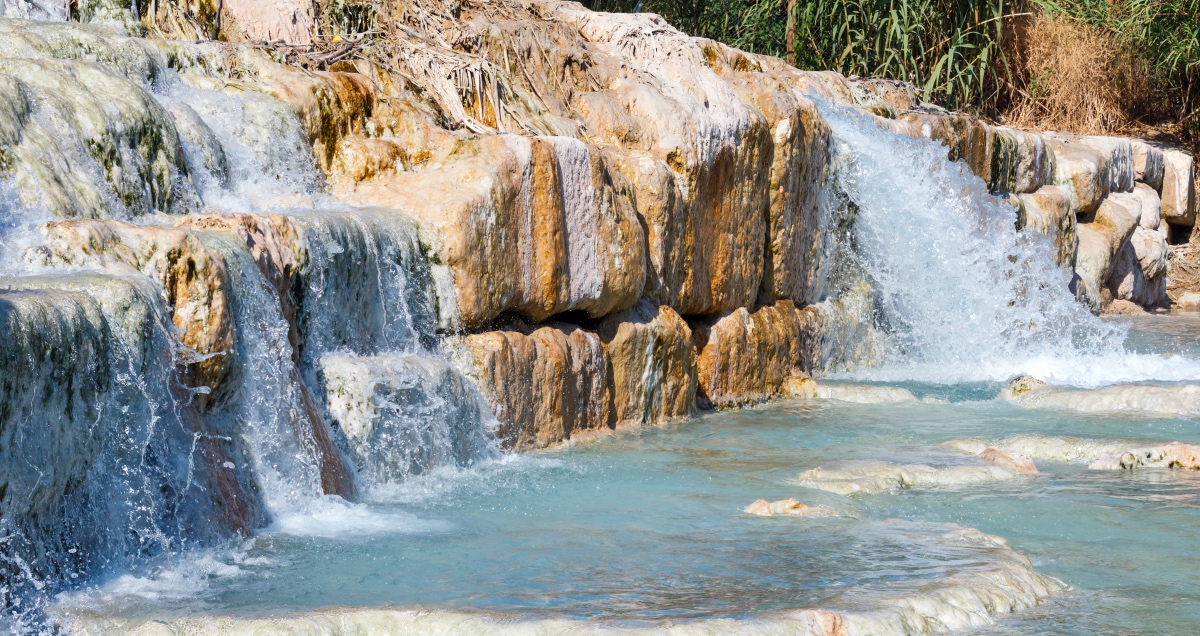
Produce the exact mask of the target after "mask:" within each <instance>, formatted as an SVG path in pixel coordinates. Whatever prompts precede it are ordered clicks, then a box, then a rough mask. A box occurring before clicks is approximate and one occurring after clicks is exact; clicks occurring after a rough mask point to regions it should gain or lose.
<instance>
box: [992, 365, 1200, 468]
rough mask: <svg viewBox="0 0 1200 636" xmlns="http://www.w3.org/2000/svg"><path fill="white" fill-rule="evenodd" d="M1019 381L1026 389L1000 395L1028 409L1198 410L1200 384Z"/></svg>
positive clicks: (1158, 412) (1161, 412) (1169, 413)
mask: <svg viewBox="0 0 1200 636" xmlns="http://www.w3.org/2000/svg"><path fill="white" fill-rule="evenodd" d="M1018 383H1021V384H1022V386H1025V387H1028V388H1027V389H1026V390H1024V391H1020V392H1018V391H1013V390H1007V391H1005V392H1004V393H1003V394H1002V395H1003V397H1004V398H1005V399H1008V400H1010V401H1012V402H1015V403H1017V404H1020V405H1021V406H1026V407H1031V408H1055V409H1063V410H1067V411H1078V412H1081V413H1143V414H1146V415H1165V416H1185V417H1186V416H1194V415H1195V414H1196V413H1197V412H1200V385H1194V384H1184V385H1167V386H1162V385H1151V384H1116V385H1113V386H1107V387H1103V388H1099V389H1072V388H1064V387H1054V386H1049V385H1047V384H1045V383H1043V382H1041V381H1039V380H1034V379H1032V378H1028V377H1027V376H1022V377H1020V378H1017V379H1016V380H1014V381H1013V385H1017V384H1018ZM1020 452H1024V451H1020ZM1024 454H1026V455H1030V453H1024ZM1031 456H1032V455H1031Z"/></svg>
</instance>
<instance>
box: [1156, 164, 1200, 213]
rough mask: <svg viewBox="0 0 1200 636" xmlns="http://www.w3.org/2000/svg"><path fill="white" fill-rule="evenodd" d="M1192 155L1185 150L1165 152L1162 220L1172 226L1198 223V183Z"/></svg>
mask: <svg viewBox="0 0 1200 636" xmlns="http://www.w3.org/2000/svg"><path fill="white" fill-rule="evenodd" d="M1192 170H1193V168H1192V155H1191V154H1190V153H1188V152H1186V151H1183V150H1177V149H1170V150H1164V151H1163V185H1162V218H1163V220H1164V221H1166V222H1167V223H1170V224H1172V225H1183V226H1190V225H1193V224H1194V223H1195V222H1196V182H1195V179H1194V178H1193V176H1192Z"/></svg>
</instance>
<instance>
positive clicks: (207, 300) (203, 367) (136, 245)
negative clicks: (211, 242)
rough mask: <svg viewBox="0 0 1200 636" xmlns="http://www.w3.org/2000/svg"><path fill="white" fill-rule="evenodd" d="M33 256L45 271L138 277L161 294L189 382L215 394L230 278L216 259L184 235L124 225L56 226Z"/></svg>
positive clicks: (227, 346) (227, 335)
mask: <svg viewBox="0 0 1200 636" xmlns="http://www.w3.org/2000/svg"><path fill="white" fill-rule="evenodd" d="M42 234H43V235H44V236H45V239H46V243H45V244H44V245H43V246H41V247H39V248H38V251H37V252H36V254H35V256H34V257H35V258H37V259H39V260H40V261H42V262H43V263H44V264H46V265H54V266H59V267H64V266H75V267H80V266H86V267H98V268H103V269H109V270H110V271H114V272H117V273H129V272H141V273H143V274H146V275H147V276H149V277H150V278H151V279H152V280H154V281H155V282H156V283H158V285H159V286H160V287H161V288H162V290H163V292H164V294H165V295H166V298H167V302H168V304H169V305H170V307H171V309H172V318H171V320H172V322H173V323H174V324H175V326H176V327H178V328H179V329H180V330H181V334H180V336H179V338H180V341H181V342H182V343H183V344H184V345H185V346H186V347H187V350H186V351H185V352H184V353H183V355H184V360H185V361H187V362H186V364H187V369H188V377H189V380H190V381H191V382H192V383H194V385H195V386H197V387H204V388H205V390H206V394H204V395H203V396H202V397H201V398H200V399H201V400H202V401H204V400H207V396H208V394H210V393H218V392H219V391H220V389H221V388H222V386H221V384H222V381H223V380H224V378H225V376H226V374H227V372H228V371H229V368H230V365H231V364H232V362H233V356H234V355H235V349H234V346H233V345H234V334H233V319H232V316H231V314H230V308H229V304H230V298H229V293H230V292H229V277H228V274H227V273H226V271H225V263H224V261H223V260H222V259H221V257H220V255H218V254H215V253H213V252H211V251H210V250H209V249H208V248H207V247H206V246H205V245H204V244H203V243H201V241H200V240H199V239H198V238H197V237H196V236H195V234H193V233H191V232H189V231H187V230H186V229H177V228H171V227H163V226H152V225H133V224H130V223H125V222H122V221H100V220H84V219H80V220H71V221H55V222H52V223H48V224H47V225H45V226H43V227H42Z"/></svg>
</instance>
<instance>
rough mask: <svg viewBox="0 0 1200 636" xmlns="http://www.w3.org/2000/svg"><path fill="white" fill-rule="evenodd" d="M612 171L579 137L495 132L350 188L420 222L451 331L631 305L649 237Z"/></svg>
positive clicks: (360, 200)
mask: <svg viewBox="0 0 1200 636" xmlns="http://www.w3.org/2000/svg"><path fill="white" fill-rule="evenodd" d="M613 176H614V175H613V173H612V172H610V170H609V167H608V163H607V161H606V159H605V156H604V154H603V153H601V152H599V151H597V149H595V148H593V147H591V146H588V145H586V144H584V143H582V142H580V141H577V140H574V139H569V138H563V137H545V138H541V137H539V138H528V137H518V136H516V135H495V136H490V137H483V138H480V139H479V140H478V142H477V143H472V144H470V145H465V146H464V147H463V148H462V149H461V152H460V153H459V154H458V155H456V156H455V157H453V158H452V159H450V160H448V161H447V162H446V163H444V164H441V165H437V164H435V165H433V166H430V167H428V168H425V169H424V170H422V171H420V172H417V173H409V174H397V175H394V176H393V177H391V178H389V179H385V180H380V181H378V182H368V183H364V184H361V185H360V187H359V188H358V189H357V190H356V191H355V192H354V193H353V194H352V195H350V196H348V198H349V199H350V200H351V201H352V202H354V203H357V204H361V205H375V206H381V207H387V208H391V209H395V210H398V211H402V212H403V213H404V214H407V215H410V216H412V217H413V218H414V219H415V220H416V221H417V224H418V226H419V228H420V232H421V239H422V242H423V243H424V244H426V245H428V246H429V249H430V252H431V254H432V256H433V261H432V263H433V264H432V267H433V272H434V280H435V282H436V284H437V292H438V299H439V313H440V322H441V325H442V328H443V329H448V330H449V329H457V328H472V327H479V326H482V325H483V324H485V323H487V322H488V321H490V320H492V319H494V318H495V317H496V316H498V315H500V313H501V312H504V311H515V312H517V313H521V314H523V315H525V316H527V317H529V318H531V319H533V320H544V319H545V318H547V317H549V316H552V315H554V314H557V313H561V312H563V311H568V310H574V311H582V312H586V313H588V314H590V315H592V316H597V317H598V316H603V315H606V314H608V313H612V312H613V311H620V310H622V309H625V308H628V307H630V306H631V305H632V304H633V303H634V302H635V301H636V299H637V297H638V295H639V294H640V293H641V290H642V289H643V286H644V284H645V275H646V273H645V272H646V270H645V252H646V248H645V236H644V234H643V232H642V229H641V227H640V225H639V224H638V221H637V218H636V215H635V214H634V212H633V208H632V205H631V203H630V201H629V199H628V197H627V196H624V195H623V194H622V192H621V191H620V190H619V189H617V188H616V187H615V186H614V179H613Z"/></svg>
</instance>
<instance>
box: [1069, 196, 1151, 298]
mask: <svg viewBox="0 0 1200 636" xmlns="http://www.w3.org/2000/svg"><path fill="white" fill-rule="evenodd" d="M1140 217H1141V202H1140V200H1139V198H1138V197H1137V195H1134V194H1132V193H1114V194H1110V195H1108V196H1107V197H1105V198H1104V203H1103V204H1102V205H1100V206H1099V209H1098V210H1096V214H1095V218H1094V220H1093V221H1092V222H1091V223H1080V224H1079V225H1078V226H1077V228H1076V232H1077V234H1078V236H1079V243H1078V247H1077V249H1076V251H1075V274H1076V280H1075V281H1074V282H1073V283H1072V284H1073V285H1074V286H1075V292H1076V295H1079V296H1082V297H1083V298H1084V299H1085V300H1086V302H1087V305H1088V307H1089V308H1090V309H1091V310H1092V313H1097V314H1098V313H1100V311H1101V310H1102V309H1103V308H1104V305H1105V304H1106V303H1107V301H1108V300H1111V296H1109V297H1106V296H1105V294H1104V293H1103V292H1104V291H1106V290H1108V281H1109V278H1110V277H1111V276H1112V273H1113V268H1114V265H1115V263H1116V262H1117V258H1118V256H1119V255H1120V254H1121V251H1122V250H1123V249H1124V248H1125V246H1126V245H1127V244H1128V242H1129V238H1130V237H1131V236H1132V235H1133V231H1134V229H1135V228H1137V227H1138V225H1137V224H1138V219H1139V218H1140ZM1080 282H1082V288H1081V287H1080Z"/></svg>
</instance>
